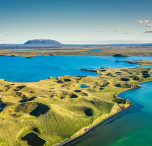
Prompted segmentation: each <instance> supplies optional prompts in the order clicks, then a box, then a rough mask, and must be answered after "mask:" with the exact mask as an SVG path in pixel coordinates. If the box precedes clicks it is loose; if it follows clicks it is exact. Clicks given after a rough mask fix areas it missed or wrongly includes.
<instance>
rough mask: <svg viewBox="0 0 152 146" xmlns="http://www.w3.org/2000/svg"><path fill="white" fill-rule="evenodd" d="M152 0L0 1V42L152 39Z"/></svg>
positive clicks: (122, 41)
mask: <svg viewBox="0 0 152 146" xmlns="http://www.w3.org/2000/svg"><path fill="white" fill-rule="evenodd" d="M151 7H152V0H0V43H9V44H12V43H17V44H20V43H24V42H26V41H27V40H32V39H53V40H57V41H60V42H61V43H65V44H73V43H74V44H96V43H97V44H104V43H124V42H126V43H132V42H133V43H134V42H152V8H151Z"/></svg>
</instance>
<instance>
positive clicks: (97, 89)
mask: <svg viewBox="0 0 152 146" xmlns="http://www.w3.org/2000/svg"><path fill="white" fill-rule="evenodd" d="M132 62H134V61H132ZM145 62H148V64H152V61H151V62H150V61H138V64H140V65H145ZM82 70H84V71H93V72H96V73H97V74H99V76H97V77H90V76H68V75H67V76H63V77H50V78H48V79H46V80H41V81H39V82H31V83H16V82H7V81H6V80H3V79H1V80H0V97H1V105H2V110H1V112H0V124H1V126H0V131H1V132H0V137H1V139H0V145H4V146H5V145H22V146H24V145H25V146H26V145H28V143H27V141H25V140H24V139H25V137H26V136H27V135H28V134H31V135H32V136H34V137H35V138H37V139H38V140H40V141H41V142H42V143H43V144H45V145H48V146H49V145H60V144H61V145H62V142H64V141H67V142H68V141H69V140H70V139H73V138H76V137H79V136H81V135H83V134H84V133H86V132H88V131H89V130H90V129H92V127H94V126H96V125H98V124H99V123H100V122H102V121H103V120H105V119H107V118H109V117H111V116H113V115H115V114H118V113H119V112H121V111H124V110H125V109H127V108H129V107H130V106H132V105H133V104H132V103H131V102H130V101H129V100H127V99H122V98H119V97H118V95H119V93H121V92H124V91H126V90H129V89H136V88H139V87H140V85H139V84H140V83H143V82H148V81H151V80H152V78H151V75H150V73H151V71H152V69H150V68H142V67H135V68H125V69H108V68H100V69H93V70H87V69H82ZM6 131H7V132H6Z"/></svg>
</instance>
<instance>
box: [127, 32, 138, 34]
mask: <svg viewBox="0 0 152 146" xmlns="http://www.w3.org/2000/svg"><path fill="white" fill-rule="evenodd" d="M135 33H137V32H126V33H124V34H135Z"/></svg>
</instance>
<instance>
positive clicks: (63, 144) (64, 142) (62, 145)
mask: <svg viewBox="0 0 152 146" xmlns="http://www.w3.org/2000/svg"><path fill="white" fill-rule="evenodd" d="M148 82H152V80H151V81H145V82H142V83H140V84H144V83H148ZM139 88H140V87H138V88H136V89H139ZM136 89H128V90H125V91H122V92H120V93H118V94H117V95H116V96H117V97H119V95H120V94H122V93H123V92H126V91H129V90H136ZM132 106H133V103H132V105H130V106H128V107H127V108H125V109H123V110H121V111H119V112H117V113H115V114H113V115H111V116H110V117H108V118H106V119H104V120H102V121H101V122H99V123H98V124H96V125H95V126H93V127H91V128H90V129H88V130H87V131H86V132H85V133H83V134H81V135H79V136H77V137H74V138H72V139H67V140H65V141H63V142H60V143H59V144H55V146H65V145H66V144H70V143H72V142H73V141H75V140H77V139H79V138H80V137H82V136H84V135H86V134H88V133H89V132H91V131H92V130H93V129H94V128H96V127H98V126H99V125H102V124H104V123H105V122H107V121H108V120H110V119H112V118H114V117H116V116H118V115H119V114H121V113H123V112H125V111H127V110H129V109H130V108H131V107H132Z"/></svg>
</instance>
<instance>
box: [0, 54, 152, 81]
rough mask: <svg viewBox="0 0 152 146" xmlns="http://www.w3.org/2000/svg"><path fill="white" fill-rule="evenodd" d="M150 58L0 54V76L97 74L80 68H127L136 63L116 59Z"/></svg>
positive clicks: (19, 78) (35, 77)
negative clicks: (26, 56) (8, 55)
mask: <svg viewBox="0 0 152 146" xmlns="http://www.w3.org/2000/svg"><path fill="white" fill-rule="evenodd" d="M141 59H145V60H152V57H106V56H104V57H103V56H37V57H34V58H25V57H5V56H0V78H1V79H6V80H8V81H12V82H33V81H39V80H43V79H46V78H48V77H50V76H53V77H56V76H64V75H71V76H97V74H96V73H95V72H86V71H82V70H80V69H81V68H87V69H95V68H100V67H108V68H127V67H135V66H137V65H136V64H129V63H124V62H115V61H116V60H141Z"/></svg>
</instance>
